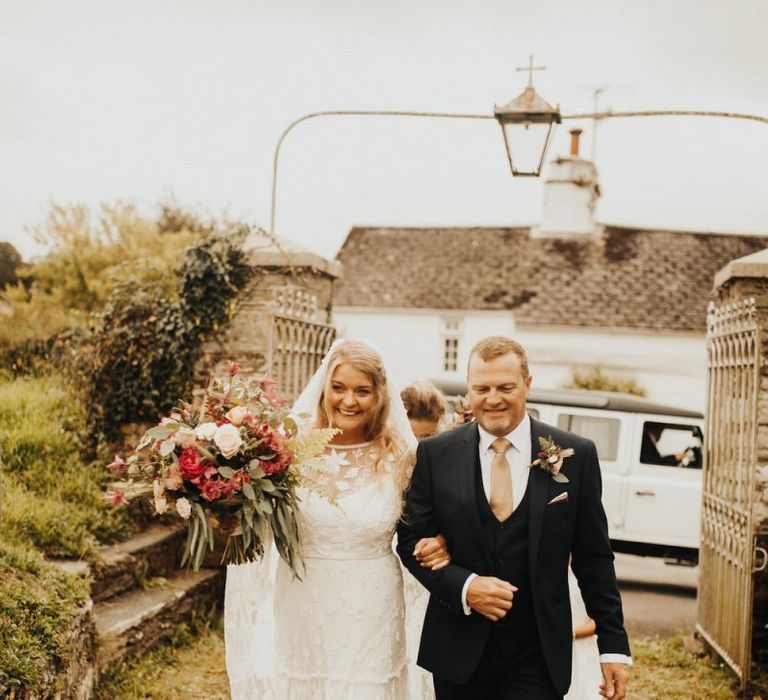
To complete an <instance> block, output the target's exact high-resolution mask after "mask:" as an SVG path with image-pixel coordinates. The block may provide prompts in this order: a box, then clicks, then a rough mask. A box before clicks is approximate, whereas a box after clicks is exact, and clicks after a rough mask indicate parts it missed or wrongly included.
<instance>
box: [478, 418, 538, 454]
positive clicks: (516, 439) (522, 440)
mask: <svg viewBox="0 0 768 700" xmlns="http://www.w3.org/2000/svg"><path fill="white" fill-rule="evenodd" d="M477 430H478V431H479V433H480V452H481V453H483V452H486V451H487V450H489V449H491V444H492V443H493V441H494V440H495V439H496V438H497V437H498V436H497V435H491V434H490V433H489V432H487V431H485V430H483V429H482V428H481V427H480V424H479V423H478V424H477ZM502 437H505V438H507V440H509V441H510V442H511V443H512V445H513V446H514V449H516V450H517V451H518V452H521V448H522V447H524V446H525V445H530V444H531V417H530V416H529V415H528V412H527V411H526V413H525V415H524V416H523V420H521V421H520V423H518V425H517V427H516V428H515V429H514V430H512V431H511V432H509V433H507V434H506V435H502Z"/></svg>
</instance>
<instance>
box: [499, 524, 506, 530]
mask: <svg viewBox="0 0 768 700" xmlns="http://www.w3.org/2000/svg"><path fill="white" fill-rule="evenodd" d="M506 527H507V526H506V525H499V530H505V529H506Z"/></svg>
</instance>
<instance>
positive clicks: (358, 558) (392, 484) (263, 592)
mask: <svg viewBox="0 0 768 700" xmlns="http://www.w3.org/2000/svg"><path fill="white" fill-rule="evenodd" d="M294 413H295V414H296V415H297V416H298V417H299V419H300V420H302V421H304V424H305V425H307V426H311V427H323V428H324V427H334V428H337V429H338V430H339V432H338V433H337V434H336V435H335V436H334V437H333V438H332V440H331V442H330V443H329V444H328V446H327V447H326V452H325V454H324V455H323V456H322V457H321V458H320V459H318V460H316V464H314V465H313V466H312V468H311V470H310V471H309V474H308V478H309V479H311V480H312V481H313V482H314V484H315V486H316V488H315V489H313V490H308V489H299V491H300V498H301V503H302V519H303V524H304V527H303V528H302V540H303V549H304V560H305V562H306V572H305V574H303V575H302V580H298V579H297V578H295V577H293V576H292V575H291V572H290V570H288V569H286V568H285V567H284V566H283V565H282V562H279V563H278V569H277V573H276V576H275V580H274V583H272V582H271V579H270V576H269V574H268V573H267V572H266V571H265V570H264V569H265V567H264V565H263V564H255V565H242V566H231V567H229V569H228V570H227V588H226V599H225V606H224V607H225V634H226V646H227V671H228V673H229V678H230V686H231V690H232V697H233V698H234V699H235V700H238V699H240V698H242V699H243V700H245V699H246V698H247V699H250V698H255V697H259V698H265V699H270V700H272V699H276V698H310V697H311V698H355V700H358V699H359V700H406V699H407V698H408V699H410V698H413V700H421V698H422V696H420V695H415V696H414V695H413V694H411V693H409V691H408V688H407V679H408V672H407V670H406V645H405V643H404V639H405V634H406V632H405V625H404V617H405V604H404V599H403V582H402V575H401V571H400V566H399V564H398V562H397V559H396V558H395V556H394V553H393V551H392V538H393V535H394V531H395V526H396V524H397V521H398V520H399V518H400V515H401V510H402V503H403V489H404V486H405V483H406V481H407V476H408V474H409V470H410V466H411V463H412V459H413V450H414V449H415V445H416V441H415V438H414V437H413V433H412V432H411V430H410V427H409V424H408V418H407V416H406V414H405V409H404V408H403V405H402V402H401V401H400V396H399V393H398V390H397V388H396V387H395V386H394V383H393V382H392V379H391V375H389V373H388V372H387V370H386V367H385V363H384V361H383V359H382V357H381V355H380V354H379V353H378V352H377V351H376V350H375V349H374V348H373V347H371V346H370V345H369V344H367V343H365V342H361V341H351V340H337V341H336V342H335V343H334V345H333V346H332V347H331V350H330V351H329V353H328V355H327V356H326V358H325V359H324V360H323V363H322V364H321V366H320V368H319V369H318V370H317V372H316V373H315V376H314V377H313V378H312V380H311V381H310V383H309V384H308V385H307V387H306V388H305V389H304V391H303V392H302V394H301V396H300V397H299V399H298V401H297V402H296V404H295V405H294ZM435 540H436V538H425V540H423V541H422V542H424V543H425V544H423V545H422V546H426V543H429V542H430V541H435ZM443 554H446V553H445V552H444V551H443ZM438 559H439V557H438ZM425 566H427V567H428V568H439V564H438V562H435V564H433V563H428V564H425ZM268 579H269V581H268ZM265 583H267V585H268V586H269V587H268V588H266V589H265ZM372 590H375V591H376V595H375V596H374V597H371V594H370V592H371V591H372ZM273 597H274V598H273ZM272 599H274V605H273V604H272ZM273 614H274V617H273ZM430 692H431V691H430ZM425 697H429V696H425Z"/></svg>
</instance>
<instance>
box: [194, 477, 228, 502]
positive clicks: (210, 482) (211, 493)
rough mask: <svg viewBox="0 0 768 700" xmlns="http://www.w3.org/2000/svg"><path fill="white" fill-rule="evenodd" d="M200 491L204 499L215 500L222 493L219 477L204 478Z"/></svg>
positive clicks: (222, 488)
mask: <svg viewBox="0 0 768 700" xmlns="http://www.w3.org/2000/svg"><path fill="white" fill-rule="evenodd" d="M200 493H201V494H202V496H203V498H204V499H205V500H206V501H217V500H218V499H219V498H221V497H222V495H223V494H224V485H223V483H222V482H221V481H220V480H219V479H216V480H214V479H205V480H204V481H203V483H202V485H201V487H200Z"/></svg>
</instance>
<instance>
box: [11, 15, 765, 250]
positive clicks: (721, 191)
mask: <svg viewBox="0 0 768 700" xmlns="http://www.w3.org/2000/svg"><path fill="white" fill-rule="evenodd" d="M766 26H768V2H765V1H764V0H728V2H726V1H725V0H711V1H708V2H702V1H701V0H622V2H615V1H614V0H583V1H581V2H576V1H574V0H561V1H555V0H549V1H547V0H536V1H530V2H522V1H520V0H487V1H486V2H470V1H469V0H434V1H432V0H427V1H423V0H422V1H419V0H387V1H386V2H381V1H379V2H373V1H367V0H323V2H317V1H316V0H315V1H313V0H280V1H276V0H270V1H267V0H215V1H214V0H152V1H147V0H132V1H131V2H122V1H118V0H67V1H66V2H62V1H61V0H0V101H1V107H0V240H2V239H5V240H10V241H12V242H13V243H14V244H15V245H16V246H17V248H18V249H19V250H20V252H21V253H22V255H23V256H24V257H25V258H27V259H28V258H29V257H30V256H33V255H35V254H40V253H41V252H42V251H41V249H40V248H39V247H37V246H35V245H34V244H33V242H32V238H31V235H30V234H29V232H28V231H29V229H30V227H32V226H34V225H36V224H39V223H40V222H42V221H43V220H44V218H45V214H46V212H47V210H48V206H49V202H51V201H55V202H57V203H70V202H82V203H85V204H88V205H91V206H96V205H98V204H99V203H100V202H114V201H116V200H118V199H122V200H128V201H133V202H136V203H137V204H139V205H140V206H142V207H143V208H145V209H147V211H149V212H151V206H153V205H155V204H156V203H158V202H159V201H161V200H164V199H168V198H169V197H171V196H174V197H175V198H176V200H177V201H178V202H179V203H180V204H182V205H184V206H188V207H193V208H196V209H198V210H200V211H202V212H208V213H213V214H219V213H221V212H227V213H228V214H229V215H231V216H233V217H238V218H243V219H245V220H247V221H249V222H251V223H253V224H257V225H262V226H264V227H266V226H267V225H268V222H269V204H270V186H271V177H272V155H273V151H274V147H275V143H276V141H277V139H278V137H279V135H280V133H281V131H282V130H283V129H284V128H285V127H286V126H287V125H288V123H289V122H290V121H291V120H293V119H294V118H296V117H298V116H300V115H302V114H304V113H306V112H310V111H317V110H324V109H336V108H347V109H413V110H427V111H459V112H478V113H491V112H492V110H493V105H494V103H498V104H502V103H504V102H507V101H508V100H509V99H511V98H512V97H514V96H515V95H517V94H518V93H519V92H520V91H521V90H522V89H523V87H524V86H525V82H526V78H525V75H524V74H522V73H518V72H516V71H515V68H516V67H517V66H523V65H525V64H526V63H527V60H528V55H529V54H534V55H535V60H536V63H537V64H539V65H541V64H543V65H546V66H547V70H546V71H545V72H543V73H537V74H536V75H535V78H534V80H535V85H536V88H537V90H538V91H539V92H540V94H542V95H543V96H544V97H545V98H546V99H548V100H549V101H550V102H552V103H558V102H559V103H560V106H561V109H562V111H563V113H564V114H566V113H569V112H570V113H576V112H583V111H590V110H591V108H592V101H593V91H594V89H595V88H597V87H604V88H605V90H604V92H603V93H602V94H601V96H600V106H601V107H603V108H608V107H611V108H613V109H614V110H616V111H619V110H626V109H653V108H658V109H708V110H728V111H738V112H747V113H753V114H761V115H768V49H766V41H765V27H766ZM575 125H576V124H574V122H568V123H567V125H563V126H561V127H560V129H559V132H558V136H557V138H556V140H555V142H554V144H553V148H552V151H551V152H550V155H551V156H553V155H557V154H565V153H566V152H567V149H568V134H567V129H568V128H571V127H572V126H575ZM582 126H583V127H584V128H585V135H584V139H583V143H582V153H583V154H585V155H589V154H591V148H592V146H591V138H592V126H591V122H586V123H584V124H582ZM767 156H768V125H762V124H757V123H749V122H740V121H725V120H706V119H687V118H676V119H655V118H654V119H643V120H618V119H617V120H610V121H604V122H601V124H600V126H599V130H598V137H597V158H596V163H597V167H598V173H599V177H600V183H601V186H602V190H603V197H602V199H601V200H600V204H599V208H598V218H599V220H600V221H602V222H604V223H617V224H627V225H632V226H640V227H651V226H653V227H665V228H673V229H685V230H704V231H725V232H749V233H765V234H768V196H767V193H768V188H766V183H767V182H768V175H766V162H767V159H766V157H767ZM544 174H545V175H546V171H545V173H544ZM279 184H280V186H279V190H278V201H277V222H276V231H275V232H276V233H277V234H278V235H280V236H283V237H285V238H289V239H291V240H293V241H296V242H298V243H300V244H301V245H303V246H305V247H306V248H309V249H311V250H314V251H317V252H319V253H322V254H324V255H327V256H333V255H334V254H335V252H336V250H337V248H338V246H339V245H340V244H341V242H342V241H343V239H344V237H345V236H346V234H347V232H348V231H349V228H350V227H351V226H353V225H370V224H379V225H407V226H426V225H462V226H463V225H510V226H513V225H524V224H533V223H536V222H538V221H539V220H540V216H541V213H540V210H541V188H542V182H541V181H540V180H535V181H532V180H525V179H513V178H512V177H511V175H510V174H509V172H508V164H507V163H506V160H505V156H504V153H503V150H502V142H501V136H500V130H499V129H498V126H497V125H496V124H495V123H493V122H458V121H456V122H454V121H446V122H435V121H431V120H419V119H369V118H328V119H325V120H315V121H311V122H308V123H306V124H302V125H300V126H299V127H298V128H297V129H296V130H295V131H294V132H292V133H291V135H290V136H289V137H288V139H287V140H286V142H285V146H284V150H283V156H282V158H281V161H280V180H279Z"/></svg>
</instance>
